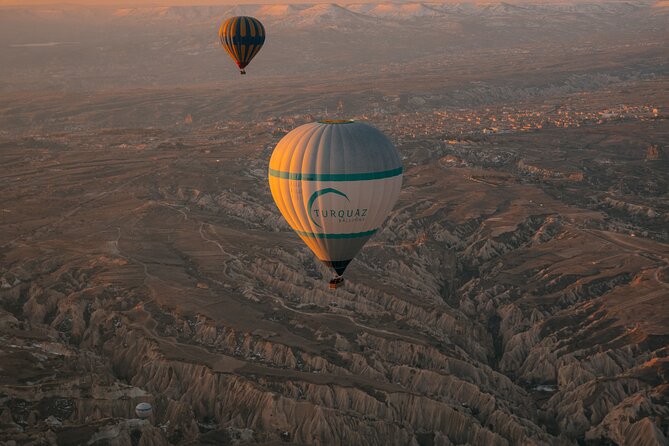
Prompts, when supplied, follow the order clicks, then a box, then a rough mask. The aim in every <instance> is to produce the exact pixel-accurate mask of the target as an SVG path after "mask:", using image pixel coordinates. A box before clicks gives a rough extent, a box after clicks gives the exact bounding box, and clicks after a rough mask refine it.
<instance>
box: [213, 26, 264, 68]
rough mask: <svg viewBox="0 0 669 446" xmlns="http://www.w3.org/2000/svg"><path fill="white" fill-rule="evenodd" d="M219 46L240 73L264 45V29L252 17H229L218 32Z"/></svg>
mask: <svg viewBox="0 0 669 446" xmlns="http://www.w3.org/2000/svg"><path fill="white" fill-rule="evenodd" d="M218 37H219V39H220V40H221V45H222V46H223V48H225V50H226V51H227V52H228V54H229V55H230V57H232V60H234V61H235V63H236V64H237V66H238V67H239V69H240V70H242V73H244V67H246V66H247V65H248V64H249V62H251V59H253V58H254V57H255V56H256V54H258V51H260V48H262V46H263V44H264V43H265V27H264V26H263V25H262V23H260V20H258V19H256V18H253V17H246V16H239V17H230V18H229V19H227V20H226V21H225V22H223V24H222V25H221V28H220V29H219V30H218Z"/></svg>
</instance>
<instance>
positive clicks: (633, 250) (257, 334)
mask: <svg viewBox="0 0 669 446" xmlns="http://www.w3.org/2000/svg"><path fill="white" fill-rule="evenodd" d="M267 138H270V136H267ZM256 147H270V145H268V144H266V141H260V142H259V143H258V144H257V146H256ZM170 150H174V151H173V152H172V151H170ZM179 150H181V149H168V148H160V149H156V156H159V155H158V153H157V152H160V153H161V155H160V156H165V157H167V158H168V159H169V160H170V164H168V165H167V167H165V168H164V170H163V171H160V172H159V173H156V171H155V166H154V163H153V162H147V161H142V160H145V158H146V155H145V154H142V155H141V156H140V155H137V154H136V155H128V156H130V157H131V159H132V160H134V161H136V162H137V163H138V166H135V167H133V169H130V170H129V171H128V172H125V171H124V172H120V173H117V174H115V175H117V176H111V177H110V178H109V181H110V182H114V184H115V185H116V187H111V188H110V189H109V190H110V192H104V193H103V194H102V195H95V196H93V198H90V196H89V198H90V200H91V201H89V202H85V203H87V204H84V205H80V207H79V208H76V212H75V211H71V213H70V214H67V215H65V216H64V217H62V218H61V219H58V218H56V217H51V220H48V223H47V224H46V225H44V224H38V223H39V222H38V223H34V225H33V226H31V229H30V230H29V231H28V232H27V234H28V235H24V236H22V237H23V238H21V237H19V238H17V239H16V240H14V241H10V242H8V243H7V244H6V245H4V246H5V250H4V251H3V252H2V254H1V256H2V257H1V259H2V263H1V265H2V267H1V269H0V284H1V286H0V337H1V340H2V342H1V343H0V401H1V402H2V410H1V412H0V425H1V426H0V441H3V442H8V443H7V444H14V443H11V442H12V441H14V442H16V444H29V443H30V442H31V441H37V440H40V441H42V442H43V443H44V444H48V443H50V444H72V445H74V444H113V445H138V444H140V445H166V444H207V442H209V444H211V443H213V444H241V443H253V442H256V443H263V442H265V443H266V442H278V441H286V442H293V443H296V444H311V445H331V444H351V445H357V444H360V445H362V444H364V445H383V446H386V445H395V444H396V445H415V446H418V445H456V444H471V445H482V444H485V445H532V444H549V445H551V444H552V445H575V444H579V442H580V444H592V445H596V444H608V443H615V444H643V445H663V444H666V443H667V429H668V428H669V424H668V422H667V420H668V419H669V411H668V409H667V407H669V387H668V384H667V383H668V381H669V378H668V377H669V362H668V360H667V353H668V350H667V343H668V341H669V332H668V331H667V327H669V321H668V320H667V313H666V311H664V308H665V306H666V296H667V292H668V287H669V285H667V283H666V282H665V278H666V274H665V273H664V272H663V271H664V270H663V268H666V262H667V259H669V247H667V246H666V245H664V244H661V243H652V242H649V241H647V240H643V239H640V238H633V237H628V236H623V235H621V234H618V233H613V232H608V231H603V230H597V229H592V228H593V227H596V226H597V224H598V222H600V220H601V218H600V217H601V216H600V215H599V214H597V213H593V212H592V211H587V210H583V209H579V208H576V207H570V206H566V205H564V204H563V203H561V202H559V201H557V200H556V199H554V198H551V196H549V195H547V194H546V193H544V192H543V191H542V189H541V188H540V187H539V186H536V185H531V184H523V183H521V182H514V181H505V182H501V183H499V184H497V183H495V184H493V183H490V182H487V183H486V182H482V181H474V180H472V172H471V171H468V170H467V169H447V168H443V167H440V166H439V165H438V163H424V164H423V165H420V166H416V167H412V168H410V169H408V172H407V175H406V178H405V185H404V189H403V193H402V197H401V199H400V202H399V204H398V205H397V207H396V209H395V211H394V212H393V213H392V215H391V216H390V218H389V219H388V221H387V223H386V225H385V226H384V228H383V230H382V231H381V232H380V233H379V234H378V235H377V236H375V237H374V238H373V239H372V240H371V241H370V243H369V244H368V246H366V247H365V249H364V250H363V251H362V252H361V253H360V256H359V257H358V258H357V259H356V260H355V261H354V262H353V263H352V264H351V267H350V268H349V271H347V279H346V283H345V286H343V287H342V288H340V289H337V290H335V291H333V290H329V289H328V288H327V287H326V281H327V279H328V278H329V277H330V272H328V271H327V270H326V269H325V268H324V267H323V266H322V265H321V264H320V263H319V262H318V261H317V260H316V259H314V257H313V256H312V254H311V253H310V252H309V251H308V250H307V249H306V248H305V247H304V246H303V245H302V243H301V241H300V240H299V239H298V238H297V237H296V236H295V235H294V234H293V233H291V232H290V231H289V230H288V228H287V226H286V224H285V222H284V221H283V220H282V219H280V217H279V216H278V212H276V210H275V208H274V207H273V204H272V203H271V199H270V196H269V192H268V191H267V189H266V187H265V184H264V180H263V181H259V180H258V177H257V175H259V174H258V172H264V171H265V168H266V165H264V164H263V162H261V161H249V159H252V160H264V159H267V153H266V152H267V150H268V149H266V148H264V149H257V148H256V149H251V148H249V150H256V152H257V153H254V156H252V157H250V158H246V157H239V156H238V154H237V155H235V154H234V153H215V154H212V157H213V156H216V157H217V159H218V158H221V159H222V160H223V164H225V169H224V170H222V171H219V170H218V169H220V167H216V166H220V165H221V164H219V163H213V161H212V160H209V159H207V158H206V157H204V158H203V159H202V160H200V162H195V161H193V160H192V159H190V158H188V157H191V156H192V154H189V153H181V152H179ZM133 157H136V158H133ZM142 163H144V164H142ZM212 166H214V167H212ZM84 170H85V169H84ZM203 170H204V171H205V172H206V173H207V174H206V175H203V174H202V171H203ZM82 175H83V174H82ZM78 181H83V180H81V179H79V180H78ZM64 184H65V185H64V186H62V187H63V188H64V189H66V190H67V191H70V189H68V187H69V186H66V183H64ZM129 191H130V193H128V192H129ZM52 193H53V196H54V197H58V196H61V195H63V196H66V197H68V198H67V200H70V199H71V197H70V195H66V193H65V191H64V190H60V189H58V188H56V189H55V190H54V191H52ZM68 193H74V194H75V196H76V194H77V193H76V192H71V191H70V192H68ZM59 194H61V195H59ZM77 197H78V196H77ZM78 198H81V197H78ZM54 199H55V198H54ZM73 201H76V202H80V200H78V201H77V200H73ZM44 206H47V205H46V204H44ZM58 209H60V208H58ZM54 212H55V211H54ZM59 212H60V211H59ZM56 215H61V214H58V213H56ZM68 215H69V216H68ZM75 215H76V218H71V217H73V216H75ZM40 222H41V223H43V222H42V220H40ZM143 401H146V402H150V403H151V404H152V405H153V415H152V417H151V418H150V419H149V420H148V421H139V420H137V419H134V418H133V416H134V415H133V412H134V407H135V406H136V404H137V403H139V402H143ZM607 442H608V443H607ZM34 444H38V443H34Z"/></svg>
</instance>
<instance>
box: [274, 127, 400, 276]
mask: <svg viewBox="0 0 669 446" xmlns="http://www.w3.org/2000/svg"><path fill="white" fill-rule="evenodd" d="M269 185H270V189H271V191H272V196H273V197H274V201H275V202H276V205H277V207H278V208H279V210H280V211H281V214H282V215H283V216H284V218H285V219H286V221H287V222H288V224H289V225H290V227H291V228H293V230H294V231H295V232H296V233H297V234H298V235H299V236H300V237H301V238H302V240H304V242H305V243H306V244H307V246H309V248H311V250H312V251H313V252H314V254H316V256H317V257H318V258H319V259H320V260H321V261H322V262H323V263H325V264H326V265H328V266H329V267H331V268H332V269H333V270H335V271H336V273H337V274H338V275H341V274H343V273H344V270H345V269H346V267H347V266H348V264H349V263H350V262H351V260H353V257H355V255H356V254H357V253H358V251H360V249H361V248H362V247H363V245H364V244H365V243H366V242H367V240H369V239H370V238H371V237H372V236H373V235H374V234H375V233H376V232H377V231H378V230H379V229H380V227H381V225H382V224H383V222H384V221H385V219H386V217H387V216H388V214H389V213H390V211H391V210H392V208H393V206H394V205H395V203H396V202H397V198H398V197H399V193H400V189H401V187H402V162H401V160H400V157H399V154H398V153H397V149H396V148H395V146H394V145H393V144H392V143H391V142H390V140H389V139H388V138H387V137H386V136H385V135H384V134H383V133H381V132H380V131H379V130H377V129H375V128H374V127H372V126H370V125H367V124H364V123H361V122H355V121H349V120H325V121H318V122H313V123H310V124H305V125H302V126H300V127H298V128H296V129H294V130H292V131H291V132H290V133H288V134H287V135H286V136H284V137H283V138H282V139H281V141H279V143H278V144H277V146H276V148H275V149H274V152H273V153H272V158H271V159H270V162H269Z"/></svg>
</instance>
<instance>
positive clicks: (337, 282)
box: [329, 277, 344, 290]
mask: <svg viewBox="0 0 669 446" xmlns="http://www.w3.org/2000/svg"><path fill="white" fill-rule="evenodd" d="M343 284H344V278H343V277H335V278H334V279H332V280H331V281H330V284H329V287H330V289H331V290H336V289H337V288H339V287H340V286H342V285H343Z"/></svg>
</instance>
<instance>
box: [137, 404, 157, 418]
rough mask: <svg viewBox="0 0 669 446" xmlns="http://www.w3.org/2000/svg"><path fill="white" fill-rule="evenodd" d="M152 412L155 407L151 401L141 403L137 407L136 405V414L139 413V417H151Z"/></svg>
mask: <svg viewBox="0 0 669 446" xmlns="http://www.w3.org/2000/svg"><path fill="white" fill-rule="evenodd" d="M152 412H153V408H152V407H151V404H149V403H139V404H138V405H137V407H135V414H137V417H139V418H149V417H150V416H151V413H152Z"/></svg>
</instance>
